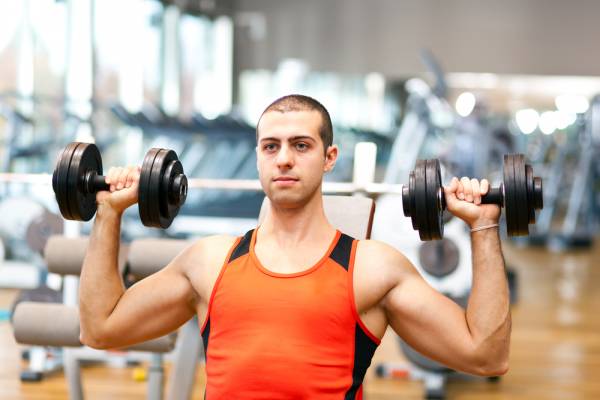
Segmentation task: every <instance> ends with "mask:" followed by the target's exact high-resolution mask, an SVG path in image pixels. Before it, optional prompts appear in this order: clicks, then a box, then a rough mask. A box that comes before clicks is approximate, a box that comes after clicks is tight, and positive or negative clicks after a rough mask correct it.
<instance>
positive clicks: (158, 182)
mask: <svg viewBox="0 0 600 400" xmlns="http://www.w3.org/2000/svg"><path fill="white" fill-rule="evenodd" d="M52 189H53V190H54V194H55V196H56V201H57V203H58V207H59V208H60V213H61V214H62V216H63V217H64V218H65V219H70V220H75V221H89V220H90V219H91V218H92V216H93V215H94V214H95V213H96V209H97V207H96V193H97V192H99V191H102V190H110V185H108V184H107V183H106V181H105V176H103V175H102V158H101V157H100V152H99V150H98V147H96V145H94V144H92V143H80V142H72V143H70V144H69V145H67V147H65V149H64V150H63V151H62V153H61V154H60V156H59V157H58V160H57V162H56V167H55V169H54V173H53V174H52ZM186 197H187V178H186V176H185V175H184V173H183V167H182V165H181V162H179V159H178V158H177V154H175V152H174V151H173V150H168V149H159V148H152V149H150V150H149V151H148V153H146V156H145V157H144V161H143V163H142V169H141V172H140V181H139V188H138V209H139V213H140V218H141V220H142V223H143V224H144V225H146V226H150V227H156V228H168V227H169V226H170V225H171V222H173V219H174V218H175V216H176V215H177V213H178V212H179V208H180V207H181V206H182V205H183V203H185V199H186Z"/></svg>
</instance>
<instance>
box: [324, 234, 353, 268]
mask: <svg viewBox="0 0 600 400" xmlns="http://www.w3.org/2000/svg"><path fill="white" fill-rule="evenodd" d="M354 240H355V239H354V238H353V237H352V236H348V235H346V234H345V233H342V234H341V235H340V238H339V239H338V242H337V243H336V245H335V247H334V248H333V250H332V251H331V254H330V255H329V258H331V259H332V260H333V261H335V262H336V263H338V264H339V265H340V266H341V267H342V268H344V269H345V270H346V271H349V269H350V263H351V261H352V260H351V258H352V257H351V256H352V243H354Z"/></svg>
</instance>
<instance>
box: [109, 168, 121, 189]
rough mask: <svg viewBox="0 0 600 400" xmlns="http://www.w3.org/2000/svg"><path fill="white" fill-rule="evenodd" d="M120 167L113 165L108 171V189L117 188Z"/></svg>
mask: <svg viewBox="0 0 600 400" xmlns="http://www.w3.org/2000/svg"><path fill="white" fill-rule="evenodd" d="M122 169H123V168H122V167H113V168H111V169H110V171H109V175H110V191H111V192H114V191H115V190H117V185H118V184H119V175H121V170H122Z"/></svg>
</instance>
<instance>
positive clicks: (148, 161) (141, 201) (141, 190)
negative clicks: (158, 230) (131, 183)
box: [138, 148, 160, 226]
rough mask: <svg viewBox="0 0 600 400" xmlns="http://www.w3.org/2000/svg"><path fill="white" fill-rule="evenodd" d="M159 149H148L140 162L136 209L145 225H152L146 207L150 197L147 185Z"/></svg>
mask: <svg viewBox="0 0 600 400" xmlns="http://www.w3.org/2000/svg"><path fill="white" fill-rule="evenodd" d="M159 151H160V149H157V148H152V149H150V150H148V152H147V153H146V156H145V157H144V161H143V162H142V169H141V171H140V182H139V187H138V210H139V213H140V219H141V221H142V224H144V225H145V226H153V225H152V220H151V217H150V211H149V209H148V207H149V205H148V202H149V198H150V193H149V189H148V187H149V184H150V175H151V172H152V165H153V164H154V159H155V158H156V155H157V154H158V152H159Z"/></svg>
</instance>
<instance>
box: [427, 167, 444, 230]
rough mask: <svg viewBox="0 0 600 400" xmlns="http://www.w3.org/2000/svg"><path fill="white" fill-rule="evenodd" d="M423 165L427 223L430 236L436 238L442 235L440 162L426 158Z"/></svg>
mask: <svg viewBox="0 0 600 400" xmlns="http://www.w3.org/2000/svg"><path fill="white" fill-rule="evenodd" d="M425 165H426V171H425V179H426V191H427V194H426V201H427V225H428V226H429V232H430V235H429V236H430V238H431V239H433V240H436V239H441V238H442V236H443V235H444V223H443V221H442V213H443V210H442V208H441V204H440V201H439V197H438V196H439V194H440V191H441V189H442V178H441V172H440V164H439V161H438V160H426V162H425Z"/></svg>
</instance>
